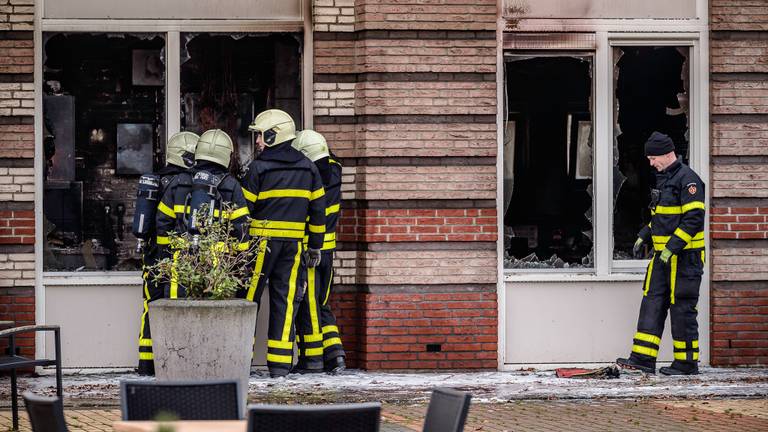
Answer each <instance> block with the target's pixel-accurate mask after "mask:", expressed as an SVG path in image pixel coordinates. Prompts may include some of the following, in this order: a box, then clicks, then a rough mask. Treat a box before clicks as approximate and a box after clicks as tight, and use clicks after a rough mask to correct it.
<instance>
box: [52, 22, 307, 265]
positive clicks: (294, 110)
mask: <svg viewBox="0 0 768 432" xmlns="http://www.w3.org/2000/svg"><path fill="white" fill-rule="evenodd" d="M44 47H45V49H44V66H43V81H44V85H43V92H44V96H43V114H44V115H43V117H44V122H43V123H44V129H43V131H44V139H43V142H44V148H45V172H44V178H45V186H44V198H43V207H44V215H45V220H44V228H43V229H44V233H45V234H44V235H45V239H46V241H45V243H44V257H45V258H44V264H43V267H44V270H45V271H78V270H138V269H140V268H141V261H140V256H139V255H137V254H136V253H135V252H134V250H135V247H136V239H135V238H134V237H133V235H132V234H131V229H130V223H131V220H132V219H133V210H134V200H135V196H136V184H137V181H138V178H139V176H140V175H141V174H143V173H146V172H151V171H156V170H158V169H160V168H162V167H163V166H164V164H165V141H166V136H165V135H166V119H165V113H166V101H165V99H166V96H165V95H166V92H165V85H166V70H165V60H166V59H165V55H166V53H165V49H164V48H165V40H164V38H163V37H162V36H161V35H156V34H46V35H45V42H44ZM300 48H301V44H300V39H299V38H298V37H297V36H296V35H293V34H247V35H245V34H235V35H229V34H227V35H219V34H191V33H186V34H182V38H181V50H180V56H181V58H180V59H179V64H181V70H180V71H174V72H178V73H179V74H180V90H181V100H180V101H178V102H177V101H171V103H180V104H181V118H180V124H181V129H182V130H189V131H193V132H197V133H202V132H204V131H205V130H207V129H212V128H218V129H223V130H225V131H226V132H227V133H229V134H230V136H231V137H232V139H233V141H234V143H235V146H236V149H235V150H236V153H235V155H234V157H233V161H234V163H233V166H232V171H233V173H237V172H238V169H239V167H240V166H241V165H245V164H246V163H248V161H250V159H251V158H252V157H253V143H252V138H251V134H250V133H249V132H248V125H249V124H250V123H251V121H252V120H253V117H254V114H255V113H258V112H259V111H261V110H263V109H266V108H280V109H283V110H285V111H287V112H288V113H289V114H291V115H292V116H293V117H294V119H296V123H297V126H298V125H300V124H301V82H300V76H301V73H300V72H301V62H300V54H301V52H300Z"/></svg>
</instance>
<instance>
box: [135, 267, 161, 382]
mask: <svg viewBox="0 0 768 432" xmlns="http://www.w3.org/2000/svg"><path fill="white" fill-rule="evenodd" d="M142 278H143V279H144V286H143V288H142V297H143V300H144V301H143V311H142V314H141V328H140V330H139V369H138V372H139V374H141V375H154V373H155V364H154V355H153V354H152V334H151V332H150V328H149V303H151V302H153V301H155V300H157V299H161V298H163V288H162V287H161V286H158V284H157V282H155V281H154V280H152V275H150V274H149V273H148V272H147V271H146V270H145V271H144V272H143V273H142Z"/></svg>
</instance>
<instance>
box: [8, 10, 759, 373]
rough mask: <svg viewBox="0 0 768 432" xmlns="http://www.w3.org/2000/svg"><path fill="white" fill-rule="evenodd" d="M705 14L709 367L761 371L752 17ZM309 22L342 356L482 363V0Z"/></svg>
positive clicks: (24, 132)
mask: <svg viewBox="0 0 768 432" xmlns="http://www.w3.org/2000/svg"><path fill="white" fill-rule="evenodd" d="M33 13H34V7H33V0H0V58H2V60H0V320H14V321H15V322H16V324H18V325H25V324H32V323H34V321H35V310H34V309H35V302H34V285H35V279H34V271H35V258H34V234H35V233H34V225H35V220H34V171H33V160H34V127H33V119H34V115H35V114H36V113H35V107H34V84H33V64H34V55H33V48H34V46H33V34H32V29H33ZM710 15H711V30H712V32H711V40H710V47H711V50H710V59H711V71H710V72H711V120H712V124H711V153H710V154H711V181H710V186H711V189H710V190H711V203H712V208H711V211H710V217H711V219H710V221H711V246H712V248H711V250H712V254H711V258H712V259H711V263H710V265H711V267H710V269H711V273H710V275H711V294H710V295H711V305H712V308H711V317H710V319H711V324H712V325H711V332H712V333H711V340H712V342H711V348H712V352H711V354H712V355H711V361H712V364H714V365H747V366H755V365H765V364H766V363H768V318H766V317H768V282H767V281H768V271H766V270H765V268H768V252H766V251H768V204H766V202H765V199H766V198H768V192H766V191H768V102H766V101H768V97H765V96H768V84H766V82H765V80H764V79H763V78H764V77H763V76H762V75H763V74H765V73H768V61H765V58H766V53H767V52H768V42H766V41H768V10H766V7H765V4H764V2H763V1H758V0H711V1H710ZM312 16H313V29H314V52H313V55H314V84H313V89H312V90H313V93H314V106H313V110H314V114H315V117H314V127H315V129H316V130H318V131H319V132H321V133H323V134H324V135H326V137H327V138H328V141H329V142H330V143H332V146H333V150H334V151H335V152H336V154H337V156H338V157H339V158H340V159H341V161H342V162H343V164H344V166H345V171H344V188H343V194H344V205H343V211H342V219H341V223H340V227H339V240H340V242H339V246H340V247H339V252H338V254H337V270H336V275H337V278H336V281H337V292H336V294H335V298H334V299H333V303H334V306H335V308H336V310H337V312H338V316H339V325H340V327H341V331H342V333H343V335H344V340H345V344H346V348H347V349H348V351H349V355H350V358H349V360H350V363H351V365H352V366H357V367H363V368H368V369H435V368H438V369H440V368H448V369H455V368H461V369H467V368H471V369H494V368H496V367H497V355H498V354H497V343H498V334H497V328H498V327H497V326H498V316H497V315H498V312H497V311H498V307H497V298H496V283H497V277H498V273H497V256H496V241H497V238H498V230H497V217H498V215H497V214H496V184H497V183H496V180H497V179H496V156H497V154H496V153H497V148H498V145H497V125H496V112H497V109H498V106H497V105H498V101H497V96H496V92H497V88H496V55H497V49H498V47H497V44H496V19H497V2H496V1H495V0H479V1H469V0H466V1H465V0H452V1H447V0H446V1H425V0H375V1H374V0H314V1H313V10H312ZM702 319H705V318H704V317H702ZM19 345H22V346H23V348H22V349H23V350H25V351H27V352H30V351H31V350H33V348H34V347H33V339H31V338H30V339H26V340H20V341H19Z"/></svg>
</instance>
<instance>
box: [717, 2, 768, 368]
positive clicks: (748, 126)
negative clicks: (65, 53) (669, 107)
mask: <svg viewBox="0 0 768 432" xmlns="http://www.w3.org/2000/svg"><path fill="white" fill-rule="evenodd" d="M710 5H711V30H712V32H711V52H710V59H711V82H712V93H711V97H712V110H711V120H712V128H711V130H712V134H711V136H712V139H711V155H712V157H711V164H712V166H711V173H712V175H711V191H712V201H711V202H712V206H711V207H712V208H711V211H710V221H711V225H710V229H711V239H712V243H711V244H712V263H711V305H712V312H711V313H712V315H711V322H712V338H711V340H712V353H711V361H712V364H713V365H717V366H734V365H742V366H765V365H766V364H768V270H766V268H767V267H766V265H767V264H768V252H767V251H768V219H766V216H768V202H766V198H768V192H766V191H768V162H767V161H766V158H767V157H768V116H767V115H766V114H768V103H766V99H765V98H763V97H762V96H764V94H765V93H766V91H767V89H768V86H767V85H766V82H765V80H764V78H763V77H761V76H760V75H756V74H764V73H766V72H768V62H766V61H765V58H766V57H765V52H766V46H767V45H766V35H768V33H766V31H768V9H767V8H766V7H765V6H766V5H765V2H762V1H756V0H712V1H711V2H710Z"/></svg>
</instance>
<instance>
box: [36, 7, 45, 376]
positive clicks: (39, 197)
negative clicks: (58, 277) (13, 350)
mask: <svg viewBox="0 0 768 432" xmlns="http://www.w3.org/2000/svg"><path fill="white" fill-rule="evenodd" d="M43 2H44V0H39V1H36V2H35V19H34V31H33V38H34V44H35V47H34V56H35V60H34V63H35V64H34V85H35V90H34V92H35V117H34V122H35V123H34V124H35V126H34V131H35V137H34V139H35V153H34V154H35V160H34V168H35V175H34V178H35V324H38V325H42V324H45V287H44V285H43V241H44V236H43V190H44V189H43V186H44V184H43V183H44V181H43V161H44V159H45V155H44V153H43V115H42V113H43V32H42V31H41V30H40V29H41V27H40V16H41V15H42V11H43ZM35 355H36V356H37V357H38V358H47V356H46V353H45V334H44V332H36V334H35ZM38 369H39V368H38Z"/></svg>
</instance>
